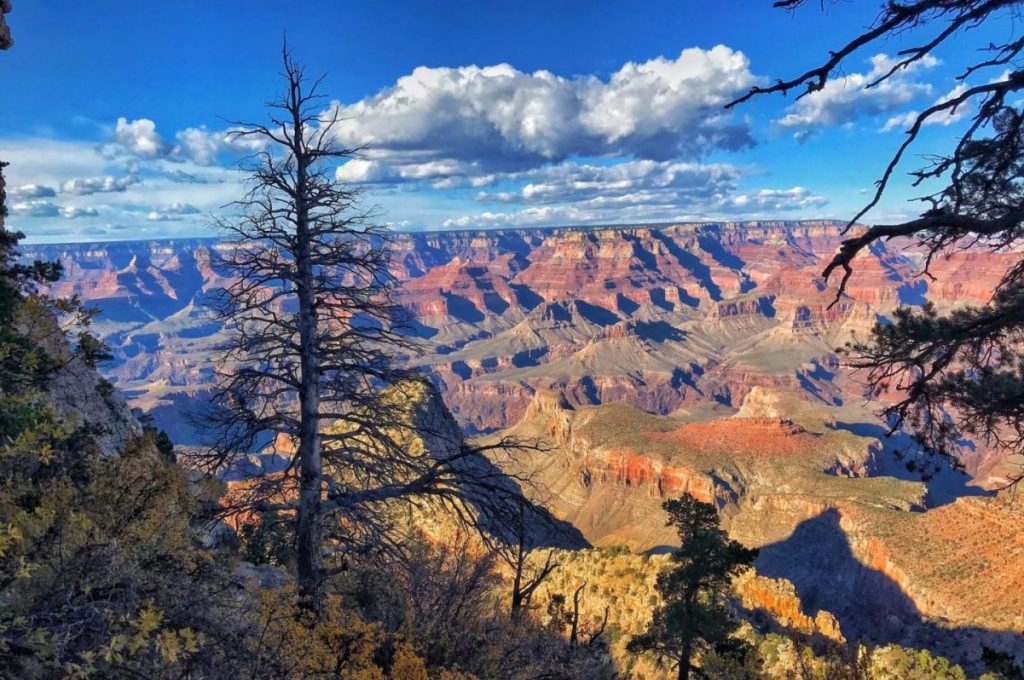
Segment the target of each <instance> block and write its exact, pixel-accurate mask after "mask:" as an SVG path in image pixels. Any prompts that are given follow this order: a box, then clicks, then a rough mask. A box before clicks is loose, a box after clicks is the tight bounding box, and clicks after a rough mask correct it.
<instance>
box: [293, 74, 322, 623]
mask: <svg viewBox="0 0 1024 680" xmlns="http://www.w3.org/2000/svg"><path fill="white" fill-rule="evenodd" d="M290 86H291V91H290V96H291V100H292V102H293V103H294V104H295V105H294V106H293V107H292V109H291V111H292V117H293V121H294V126H295V127H294V130H295V133H294V140H295V146H296V148H295V149H294V154H295V163H296V168H295V180H296V181H295V189H296V190H295V267H296V270H297V271H296V273H297V274H298V276H297V281H296V283H297V286H296V288H297V291H296V292H297V293H298V295H297V297H298V303H299V322H298V330H299V348H300V350H299V367H300V373H299V376H300V378H299V380H300V383H301V385H302V388H301V390H300V391H299V447H298V448H299V451H298V456H299V461H300V466H301V467H300V482H299V508H298V518H297V519H298V521H297V531H296V536H295V543H296V552H297V553H298V578H299V598H300V602H301V603H302V605H303V606H304V607H306V608H308V609H311V610H313V611H316V612H319V611H320V604H321V599H322V598H321V592H320V590H321V588H320V584H321V579H322V576H323V554H322V553H321V550H322V535H321V534H322V529H323V527H322V524H321V504H322V494H323V463H322V461H321V456H320V454H321V452H320V356H319V348H318V346H317V332H318V323H317V312H316V289H315V281H314V279H313V263H312V261H311V258H310V243H309V241H310V238H309V206H307V205H306V201H305V196H306V190H307V186H306V184H307V173H308V166H307V163H308V159H307V158H306V154H305V153H303V151H304V150H303V148H302V144H303V135H304V133H305V131H304V121H303V119H302V112H301V106H300V103H299V100H300V98H301V93H300V92H299V89H298V88H299V84H298V83H297V82H295V80H294V79H293V80H292V82H291V83H290Z"/></svg>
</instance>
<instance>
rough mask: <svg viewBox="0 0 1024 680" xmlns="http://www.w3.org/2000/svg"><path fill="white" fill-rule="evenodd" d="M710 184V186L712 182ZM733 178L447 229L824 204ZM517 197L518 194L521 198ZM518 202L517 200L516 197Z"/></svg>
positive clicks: (695, 216)
mask: <svg viewBox="0 0 1024 680" xmlns="http://www.w3.org/2000/svg"><path fill="white" fill-rule="evenodd" d="M712 186H714V185H712ZM730 186H731V180H727V181H724V182H723V183H722V184H721V185H720V186H718V187H717V189H718V190H714V189H713V190H710V191H704V192H700V191H699V192H694V193H687V192H685V191H683V192H681V193H673V192H672V191H667V190H666V191H659V190H657V189H642V188H640V189H637V190H635V191H629V192H625V191H623V192H620V193H617V194H615V193H610V194H607V195H605V194H601V193H600V192H596V191H595V192H589V191H588V193H589V195H590V196H591V197H589V198H584V199H582V200H574V201H572V202H568V203H563V204H559V205H530V206H529V207H526V208H524V209H522V210H518V211H493V210H488V211H483V212H480V213H475V214H469V215H462V216H459V217H454V218H449V219H446V220H445V221H444V223H443V226H444V227H445V228H449V229H467V228H473V229H487V228H494V227H510V226H530V225H570V224H641V223H650V222H670V221H678V220H699V219H729V218H733V217H736V216H746V217H774V216H777V215H778V213H780V212H794V211H809V210H817V209H819V208H821V207H823V206H825V205H826V204H827V203H828V200H827V199H826V198H824V197H823V196H819V195H817V194H814V193H812V192H811V191H809V190H808V189H806V188H803V187H793V188H791V189H761V190H758V191H753V192H750V193H742V194H734V193H731V192H730V188H729V187H730ZM520 198H521V197H520ZM515 200H516V201H519V200H520V199H519V198H517V199H515Z"/></svg>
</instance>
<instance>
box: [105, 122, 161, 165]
mask: <svg viewBox="0 0 1024 680" xmlns="http://www.w3.org/2000/svg"><path fill="white" fill-rule="evenodd" d="M114 141H115V142H116V143H117V144H120V145H121V146H123V147H124V148H125V149H127V150H128V151H129V152H131V153H132V154H133V155H136V156H141V157H143V158H157V157H159V156H163V155H164V154H165V153H167V143H166V142H164V139H163V137H161V136H160V135H159V134H158V133H157V131H156V123H154V122H153V121H152V120H150V119H149V118H139V119H137V120H133V121H131V122H129V121H128V119H127V118H118V119H117V126H116V127H115V128H114Z"/></svg>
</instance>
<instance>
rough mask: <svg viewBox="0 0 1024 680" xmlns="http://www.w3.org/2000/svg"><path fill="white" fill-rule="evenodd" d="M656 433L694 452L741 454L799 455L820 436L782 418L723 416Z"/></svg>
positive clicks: (808, 448) (810, 446)
mask: <svg viewBox="0 0 1024 680" xmlns="http://www.w3.org/2000/svg"><path fill="white" fill-rule="evenodd" d="M654 436H655V437H657V438H659V439H663V440H666V441H672V442H678V443H680V444H681V445H683V446H685V447H687V448H688V449H691V450H695V451H713V452H728V453H735V454H739V455H765V456H787V455H799V454H805V453H807V451H808V450H812V449H813V448H815V445H816V444H817V441H816V440H817V437H815V436H814V435H813V434H811V433H809V432H807V430H805V429H803V428H802V427H800V426H799V425H796V424H794V423H793V421H791V420H787V419H783V418H723V419H721V420H715V421H712V422H710V423H689V424H687V425H683V426H682V427H681V428H679V429H678V430H675V431H673V432H669V433H666V434H658V435H654Z"/></svg>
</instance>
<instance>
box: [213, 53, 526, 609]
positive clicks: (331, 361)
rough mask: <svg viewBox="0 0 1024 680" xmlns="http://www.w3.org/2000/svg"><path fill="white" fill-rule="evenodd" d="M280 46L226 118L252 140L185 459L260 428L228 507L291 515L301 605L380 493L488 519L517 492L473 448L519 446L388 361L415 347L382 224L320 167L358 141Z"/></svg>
mask: <svg viewBox="0 0 1024 680" xmlns="http://www.w3.org/2000/svg"><path fill="white" fill-rule="evenodd" d="M283 58H284V73H283V76H284V79H285V91H284V94H283V95H282V96H280V97H279V98H277V99H275V100H274V101H272V102H270V103H269V104H268V107H269V110H270V116H269V119H270V121H269V124H259V123H245V122H237V123H234V125H235V126H236V128H235V131H234V132H233V133H232V134H233V135H234V136H236V137H237V138H239V139H240V140H243V141H245V142H246V143H247V144H248V145H250V146H252V147H254V148H257V149H259V150H258V151H257V152H256V154H255V155H254V156H252V157H250V158H249V159H247V160H246V161H244V162H243V169H244V170H245V171H246V172H247V173H248V188H247V192H246V193H245V194H244V196H243V197H242V198H241V199H239V200H238V201H237V202H235V203H234V204H233V206H231V207H232V208H233V214H229V215H227V216H225V217H223V218H221V219H219V220H218V222H217V225H218V227H219V228H220V230H221V232H222V233H224V234H225V235H226V236H227V237H228V240H227V243H225V244H224V245H222V246H220V247H218V249H217V251H216V253H217V254H216V257H215V261H214V266H215V267H217V268H218V269H219V270H221V271H224V272H226V273H228V274H230V277H231V278H230V279H229V283H227V284H226V286H225V287H224V288H223V289H222V290H220V291H216V292H214V293H213V294H212V296H211V302H210V306H211V309H212V310H213V312H214V313H215V315H216V316H218V317H219V318H220V319H222V320H223V321H224V322H225V326H226V328H227V329H228V332H229V335H230V338H229V340H228V341H227V342H226V343H225V345H224V346H223V348H222V350H223V352H222V356H221V357H220V363H219V369H218V373H219V385H218V389H217V391H216V393H215V394H214V396H213V399H212V405H211V408H210V409H209V411H208V412H207V413H206V414H204V418H203V421H204V422H203V424H205V425H206V426H207V428H208V431H209V432H210V433H212V436H211V438H210V439H209V440H208V442H207V444H208V447H207V450H206V451H205V452H204V453H201V454H200V455H198V456H196V457H195V462H197V463H199V464H201V465H203V466H205V467H206V468H207V469H208V470H210V471H218V470H223V469H225V468H227V467H230V466H231V465H232V464H234V463H235V461H237V460H238V459H239V457H244V456H247V455H249V454H250V453H251V452H252V451H253V450H254V449H256V448H258V447H259V446H260V445H261V444H262V443H264V442H266V441H267V440H268V439H269V440H271V441H272V442H273V444H272V447H273V448H274V450H275V451H276V452H277V453H278V454H280V455H284V456H287V457H288V458H289V464H288V465H287V467H286V468H285V470H284V471H283V472H282V473H280V474H276V475H264V476H262V477H260V478H258V479H256V480H252V483H251V484H250V485H249V486H248V487H247V490H246V492H245V493H244V494H242V495H241V496H240V497H236V498H234V499H232V501H231V502H230V503H228V511H229V512H238V513H248V512H252V511H255V512H261V513H267V512H276V513H284V514H286V515H288V516H291V515H294V518H295V521H294V527H295V529H294V531H295V541H294V542H295V561H296V567H297V576H298V585H299V594H300V597H301V600H302V602H303V604H304V606H306V607H307V608H310V609H314V610H315V609H317V608H318V607H319V606H320V603H321V601H322V597H321V594H322V592H321V591H322V583H323V580H324V578H326V577H327V576H329V575H330V574H331V573H332V572H333V571H336V570H341V569H343V568H344V567H345V556H346V555H347V554H356V553H358V554H365V553H367V552H369V551H373V550H374V549H376V548H378V547H380V546H382V545H383V544H385V543H386V542H387V540H388V536H387V534H388V531H389V529H390V528H391V527H392V524H391V522H392V519H393V516H394V515H395V512H394V503H395V502H398V501H403V500H405V501H407V500H410V499H414V498H415V499H419V500H420V501H423V502H435V503H441V504H444V505H446V506H447V507H448V509H450V510H453V511H454V514H455V516H456V517H457V518H458V519H460V520H466V521H471V522H475V521H476V520H477V519H479V518H480V517H482V516H484V515H486V521H487V522H495V521H500V517H501V516H502V515H503V514H508V512H511V511H510V510H507V509H506V508H505V507H504V506H502V505H501V504H502V503H503V502H504V501H506V500H508V501H510V503H511V505H510V507H513V508H514V507H518V505H519V504H521V503H524V502H526V501H525V499H524V498H523V496H522V494H521V492H520V487H519V486H518V485H517V484H515V483H512V482H511V481H510V480H509V479H508V478H507V477H506V476H505V475H503V474H502V473H501V471H500V470H499V469H497V468H496V467H494V466H492V465H490V464H488V463H487V462H486V461H485V459H484V457H483V455H482V454H483V453H484V452H485V451H486V450H487V449H503V450H514V449H515V448H516V447H517V446H519V444H518V443H517V442H514V441H512V440H510V439H501V440H499V441H497V442H495V443H493V444H490V445H488V446H486V447H476V448H474V447H470V446H467V445H466V444H465V442H464V441H463V439H462V437H461V434H460V432H459V430H458V427H457V426H456V425H455V423H454V421H453V420H452V419H451V415H450V414H449V413H448V412H447V411H446V410H444V409H443V407H439V408H438V409H435V410H430V407H429V403H431V402H437V400H438V399H439V397H438V395H437V392H436V389H435V388H433V386H432V385H430V384H429V383H427V382H426V381H425V380H423V379H422V378H420V377H417V376H416V375H415V374H414V373H412V372H411V371H409V370H407V369H405V368H403V367H402V364H403V360H404V358H406V357H407V356H408V355H409V354H410V353H411V352H413V351H415V350H416V345H415V344H414V342H413V341H412V340H411V339H410V336H408V335H406V334H405V333H404V330H405V324H406V319H405V317H404V314H403V312H402V310H401V309H400V308H399V307H398V305H396V304H395V302H394V300H393V293H394V290H395V288H396V286H397V282H396V280H395V279H394V277H393V276H392V275H391V272H390V269H389V264H390V255H391V253H390V247H389V245H390V240H389V233H388V231H387V230H386V228H384V227H382V226H380V225H378V224H377V223H375V222H374V217H375V215H374V213H373V210H372V209H367V208H364V207H362V205H361V203H360V192H359V190H358V188H355V187H352V186H349V185H345V184H342V183H339V182H337V181H336V180H335V179H334V172H333V171H334V166H333V164H336V163H338V162H340V161H343V160H345V159H349V158H352V157H353V156H355V155H357V154H358V149H346V148H340V147H339V146H337V144H336V142H335V134H334V128H335V126H336V125H337V123H338V122H339V118H338V117H337V116H338V114H337V111H335V112H334V114H325V113H323V110H324V108H326V99H325V97H324V96H323V95H321V94H320V92H319V86H320V84H321V81H322V79H321V80H316V81H313V82H310V81H309V79H307V77H306V76H305V72H304V70H303V68H302V67H301V66H300V65H299V64H298V63H297V62H296V61H295V60H294V59H293V58H292V56H291V54H290V53H289V52H288V50H287V48H285V50H284V55H283ZM421 402H425V403H426V404H427V405H426V406H424V404H423V403H421ZM437 403H439V402H437ZM423 409H427V411H428V412H422V413H421V411H423ZM427 421H433V424H432V423H431V422H427ZM413 437H421V438H422V440H423V441H426V440H429V441H430V442H432V444H433V446H427V445H425V444H423V445H420V446H414V445H413V444H412V441H411V439H412V438H413ZM325 553H329V554H330V555H331V558H332V559H334V560H335V562H336V563H337V564H336V566H333V567H331V566H327V565H325V563H324V557H325Z"/></svg>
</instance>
